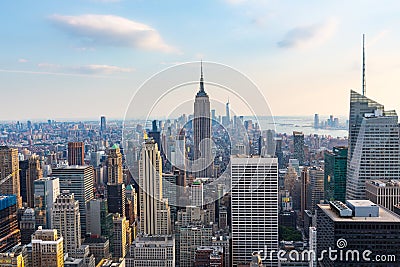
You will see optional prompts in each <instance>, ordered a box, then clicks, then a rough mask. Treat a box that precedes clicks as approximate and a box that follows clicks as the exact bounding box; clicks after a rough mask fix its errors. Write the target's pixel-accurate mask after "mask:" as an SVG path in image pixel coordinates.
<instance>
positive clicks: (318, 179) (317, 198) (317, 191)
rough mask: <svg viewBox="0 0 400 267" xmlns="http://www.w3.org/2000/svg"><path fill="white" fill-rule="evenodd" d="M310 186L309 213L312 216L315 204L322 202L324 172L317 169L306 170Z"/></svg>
mask: <svg viewBox="0 0 400 267" xmlns="http://www.w3.org/2000/svg"><path fill="white" fill-rule="evenodd" d="M308 172H309V175H310V186H311V212H312V213H313V214H314V211H315V209H316V208H317V204H320V202H321V201H322V200H324V170H323V169H322V168H319V167H311V168H309V169H308Z"/></svg>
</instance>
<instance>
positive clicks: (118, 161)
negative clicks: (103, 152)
mask: <svg viewBox="0 0 400 267" xmlns="http://www.w3.org/2000/svg"><path fill="white" fill-rule="evenodd" d="M107 172H108V183H110V184H122V183H123V173H122V154H121V151H120V148H119V146H118V145H117V144H114V145H113V146H112V148H110V149H109V150H108V151H107Z"/></svg>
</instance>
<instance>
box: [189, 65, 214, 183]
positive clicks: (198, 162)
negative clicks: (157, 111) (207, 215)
mask: <svg viewBox="0 0 400 267" xmlns="http://www.w3.org/2000/svg"><path fill="white" fill-rule="evenodd" d="M193 149H194V161H195V163H194V164H195V166H194V167H195V169H196V170H197V171H196V172H195V173H194V175H195V176H196V177H211V176H212V173H213V165H214V164H213V160H214V159H213V157H212V153H211V117H210V99H209V97H208V95H207V93H206V92H205V90H204V78H203V63H201V76H200V89H199V91H198V92H197V94H196V97H195V101H194V118H193Z"/></svg>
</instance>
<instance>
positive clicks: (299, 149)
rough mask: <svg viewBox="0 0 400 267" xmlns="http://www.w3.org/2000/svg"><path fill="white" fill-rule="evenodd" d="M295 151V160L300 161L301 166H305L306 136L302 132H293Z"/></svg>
mask: <svg viewBox="0 0 400 267" xmlns="http://www.w3.org/2000/svg"><path fill="white" fill-rule="evenodd" d="M293 150H294V158H295V159H298V160H299V163H300V165H303V164H304V160H305V155H304V134H303V133H302V132H296V131H294V132H293Z"/></svg>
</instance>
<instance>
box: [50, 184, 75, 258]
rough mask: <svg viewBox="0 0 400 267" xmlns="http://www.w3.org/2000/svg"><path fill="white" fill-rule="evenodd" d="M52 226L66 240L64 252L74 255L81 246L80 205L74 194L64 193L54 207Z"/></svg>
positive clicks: (66, 191)
mask: <svg viewBox="0 0 400 267" xmlns="http://www.w3.org/2000/svg"><path fill="white" fill-rule="evenodd" d="M52 226H53V228H54V229H57V231H58V233H59V234H60V235H61V236H62V237H63V238H64V251H65V252H67V253H74V252H75V250H76V249H77V248H79V247H80V246H81V224H80V213H79V203H78V201H77V200H75V197H74V194H73V193H70V192H69V191H68V190H64V191H62V193H61V194H60V195H59V196H58V197H57V199H56V202H55V203H54V205H53V212H52Z"/></svg>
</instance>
